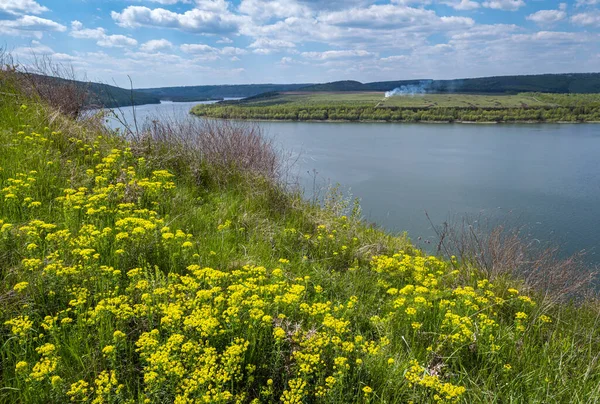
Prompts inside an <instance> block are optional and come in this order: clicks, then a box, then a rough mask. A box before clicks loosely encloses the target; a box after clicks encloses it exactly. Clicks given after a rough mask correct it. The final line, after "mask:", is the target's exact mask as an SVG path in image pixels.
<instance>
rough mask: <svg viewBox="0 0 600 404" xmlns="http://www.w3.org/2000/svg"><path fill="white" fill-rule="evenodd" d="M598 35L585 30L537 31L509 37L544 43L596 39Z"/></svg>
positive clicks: (578, 41)
mask: <svg viewBox="0 0 600 404" xmlns="http://www.w3.org/2000/svg"><path fill="white" fill-rule="evenodd" d="M597 37H598V35H590V34H588V33H585V32H564V31H539V32H535V33H533V34H515V35H513V36H512V37H511V38H510V39H511V40H512V41H513V42H519V43H525V42H535V43H543V44H546V45H556V44H577V43H584V42H589V41H592V40H597Z"/></svg>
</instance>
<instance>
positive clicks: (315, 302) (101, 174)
mask: <svg viewBox="0 0 600 404" xmlns="http://www.w3.org/2000/svg"><path fill="white" fill-rule="evenodd" d="M1 82H2V83H3V86H2V88H0V101H1V102H0V145H1V146H0V257H1V258H2V265H1V266H0V302H1V303H2V304H1V305H0V363H1V366H0V402H6V403H49V402H54V403H64V402H69V401H70V402H90V403H142V402H143V403H167V402H168V403H171V402H175V403H191V402H210V403H217V402H222V403H229V402H240V403H274V402H284V403H352V402H356V403H380V402H381V403H408V402H414V403H426V402H440V403H456V402H463V403H476V402H490V403H508V402H514V403H517V402H518V403H525V402H527V403H550V402H553V403H554V402H556V403H591V402H598V401H599V400H600V387H599V386H600V369H599V366H600V364H599V362H598V360H597V359H598V357H599V356H600V328H599V327H598V326H597V321H598V318H599V314H600V312H599V309H598V304H597V303H596V302H595V301H592V300H589V301H587V302H586V303H585V304H584V305H575V304H571V303H566V301H568V299H566V296H564V295H561V293H560V292H561V290H562V289H556V288H550V289H535V288H533V289H532V288H531V283H525V282H523V281H519V280H518V279H516V278H515V277H514V275H512V272H511V271H513V270H514V267H513V264H514V263H515V261H510V260H509V259H508V255H507V254H505V255H502V256H501V260H500V261H498V260H497V258H498V257H500V255H498V254H495V255H494V259H492V260H490V261H489V263H490V265H491V266H489V267H487V266H482V265H480V264H479V263H480V262H481V260H478V259H475V258H482V257H483V256H482V257H479V256H472V257H471V258H474V259H470V258H469V256H468V255H463V256H459V258H456V257H448V258H447V259H445V258H442V257H441V256H440V257H433V256H427V255H425V254H424V253H423V252H421V251H418V250H415V249H414V248H413V247H412V246H411V244H410V242H409V241H408V240H407V239H406V238H405V237H398V236H394V235H389V234H386V233H384V232H382V231H379V230H377V229H374V228H372V227H369V226H366V225H365V224H363V223H362V222H361V221H360V218H359V211H358V210H357V209H352V206H351V205H350V206H348V205H347V204H346V203H345V202H344V199H343V198H340V197H339V196H336V193H331V194H330V195H329V197H328V198H327V199H326V201H325V206H324V207H319V206H315V205H312V204H309V203H307V202H305V201H303V200H302V198H301V197H300V195H299V194H298V193H295V192H291V191H289V190H287V189H286V188H284V187H283V186H282V185H280V182H279V181H280V180H279V179H280V178H281V177H280V176H279V174H278V173H279V171H278V169H277V167H279V166H278V165H277V164H274V161H273V160H272V157H274V156H275V155H274V154H273V151H272V149H270V147H269V144H268V142H266V141H265V140H264V139H263V138H261V137H260V134H259V133H257V132H256V130H255V129H253V128H252V127H247V126H246V127H245V126H234V125H233V124H223V125H222V126H221V125H218V124H214V125H216V126H211V124H208V126H193V125H192V126H181V127H180V129H181V132H173V129H171V130H170V131H162V130H160V129H156V126H157V125H155V126H154V128H155V129H154V132H151V133H147V134H146V135H144V136H141V137H140V138H133V139H131V140H130V141H126V140H124V139H123V138H120V137H118V136H115V135H114V134H112V133H109V132H106V131H105V130H103V129H102V128H101V127H99V126H97V123H96V122H94V121H77V122H76V121H73V120H71V119H69V118H66V117H63V116H61V115H59V114H56V113H54V110H53V109H52V108H50V107H48V106H47V105H46V104H44V103H41V102H40V100H39V99H34V98H31V97H27V96H24V95H23V94H22V93H20V92H19V89H18V88H14V87H10V85H9V83H8V82H7V81H1ZM7 83H8V84H7ZM164 129H165V130H166V129H168V127H165V128H164ZM186 135H187V136H188V137H187V138H185V137H184V136H186ZM197 143H200V144H201V145H202V147H200V148H194V147H193V145H194V144H197ZM209 146H210V147H209ZM346 212H347V213H346ZM508 251H509V250H505V253H508ZM497 252H498V251H496V253H497ZM540 262H541V261H535V262H534V263H533V264H532V266H531V267H530V269H531V271H533V272H529V273H528V279H529V280H531V279H534V278H535V276H534V275H536V273H537V275H538V276H540V275H542V276H541V278H542V279H543V280H544V281H545V282H549V283H550V284H552V280H553V279H555V278H557V279H558V280H560V279H567V281H569V280H572V279H573V277H571V276H569V274H567V276H566V277H565V276H564V275H565V273H564V272H560V271H559V272H557V269H556V268H559V269H561V270H564V267H562V266H559V267H552V266H550V265H549V263H545V264H540ZM540 266H541V268H540ZM542 268H543V269H542ZM536 271H537V272H536ZM577 273H581V272H573V273H572V274H577ZM561 275H562V276H563V277H562V278H561V277H560V276H561ZM556 285H558V283H555V284H554V286H555V287H556ZM561 285H563V284H562V283H561ZM538 287H540V286H539V285H538ZM563 287H564V285H563ZM550 292H552V293H550Z"/></svg>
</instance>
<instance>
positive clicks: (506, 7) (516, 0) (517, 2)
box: [482, 0, 525, 11]
mask: <svg viewBox="0 0 600 404" xmlns="http://www.w3.org/2000/svg"><path fill="white" fill-rule="evenodd" d="M482 4H483V7H486V8H492V9H494V10H503V11H516V10H518V9H520V8H521V7H523V6H524V5H525V2H524V1H523V0H489V1H484V2H483V3H482Z"/></svg>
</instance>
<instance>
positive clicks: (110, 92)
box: [86, 83, 160, 108]
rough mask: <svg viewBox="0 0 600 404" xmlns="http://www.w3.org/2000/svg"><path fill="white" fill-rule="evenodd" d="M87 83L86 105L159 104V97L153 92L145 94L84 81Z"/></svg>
mask: <svg viewBox="0 0 600 404" xmlns="http://www.w3.org/2000/svg"><path fill="white" fill-rule="evenodd" d="M86 84H87V85H88V91H89V94H90V96H89V98H88V105H99V106H102V107H105V108H116V107H124V106H130V105H143V104H160V98H159V97H157V96H155V95H154V94H147V93H144V92H141V91H137V90H133V91H131V90H128V89H125V88H121V87H115V86H110V85H108V84H100V83H86Z"/></svg>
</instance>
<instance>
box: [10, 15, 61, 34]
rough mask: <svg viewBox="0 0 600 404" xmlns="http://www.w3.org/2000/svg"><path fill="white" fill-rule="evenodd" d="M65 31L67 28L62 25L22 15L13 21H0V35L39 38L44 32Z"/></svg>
mask: <svg viewBox="0 0 600 404" xmlns="http://www.w3.org/2000/svg"><path fill="white" fill-rule="evenodd" d="M66 30H67V27H65V26H64V25H62V24H59V23H57V22H55V21H52V20H48V19H46V18H40V17H36V16H33V15H24V16H22V17H19V18H17V19H15V20H0V33H2V34H5V35H32V36H34V37H38V38H39V37H41V36H42V33H43V32H46V31H55V32H64V31H66Z"/></svg>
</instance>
